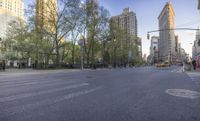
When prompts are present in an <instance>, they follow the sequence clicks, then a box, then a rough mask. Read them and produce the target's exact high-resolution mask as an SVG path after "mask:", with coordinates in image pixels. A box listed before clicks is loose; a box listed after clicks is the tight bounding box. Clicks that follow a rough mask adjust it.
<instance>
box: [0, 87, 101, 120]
mask: <svg viewBox="0 0 200 121" xmlns="http://www.w3.org/2000/svg"><path fill="white" fill-rule="evenodd" d="M102 88H103V87H101V86H99V87H96V88H92V89H88V90H83V91H79V92H74V93H70V94H67V95H64V96H62V97H60V98H57V99H54V100H50V99H45V100H42V101H38V102H35V103H30V104H26V105H22V106H16V107H12V108H10V109H8V108H6V109H5V110H2V111H1V112H2V114H1V115H0V117H2V118H5V117H9V116H11V115H15V114H18V113H23V112H26V111H27V110H31V109H35V108H38V107H40V106H44V105H52V104H55V103H60V102H62V101H65V100H70V99H73V98H76V97H79V96H83V95H87V94H89V93H92V92H95V91H98V90H100V89H102Z"/></svg>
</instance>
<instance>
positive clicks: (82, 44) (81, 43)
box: [78, 39, 84, 70]
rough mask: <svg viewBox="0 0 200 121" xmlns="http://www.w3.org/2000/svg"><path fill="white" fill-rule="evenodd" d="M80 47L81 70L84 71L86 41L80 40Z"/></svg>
mask: <svg viewBox="0 0 200 121" xmlns="http://www.w3.org/2000/svg"><path fill="white" fill-rule="evenodd" d="M78 44H79V46H80V47H81V70H83V69H84V63H83V46H84V40H83V39H80V40H79V41H78Z"/></svg>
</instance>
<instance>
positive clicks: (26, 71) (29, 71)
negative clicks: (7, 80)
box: [0, 69, 80, 76]
mask: <svg viewBox="0 0 200 121" xmlns="http://www.w3.org/2000/svg"><path fill="white" fill-rule="evenodd" d="M76 71H80V70H79V69H52V70H35V69H6V71H0V76H2V75H4V76H6V75H7V76H8V75H32V74H48V73H62V72H76Z"/></svg>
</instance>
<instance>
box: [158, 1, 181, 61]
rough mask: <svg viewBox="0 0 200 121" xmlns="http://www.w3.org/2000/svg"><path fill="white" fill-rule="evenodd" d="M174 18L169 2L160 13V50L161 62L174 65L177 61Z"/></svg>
mask: <svg viewBox="0 0 200 121" xmlns="http://www.w3.org/2000/svg"><path fill="white" fill-rule="evenodd" d="M174 16H175V12H174V9H173V5H172V3H171V2H167V4H166V5H165V6H164V8H163V10H162V12H161V13H160V15H159V17H158V20H159V30H162V31H160V33H159V35H160V41H159V44H158V48H159V60H160V61H165V62H166V61H167V62H169V63H173V62H175V61H176V59H177V56H176V54H177V53H176V41H175V34H174V30H173V29H174Z"/></svg>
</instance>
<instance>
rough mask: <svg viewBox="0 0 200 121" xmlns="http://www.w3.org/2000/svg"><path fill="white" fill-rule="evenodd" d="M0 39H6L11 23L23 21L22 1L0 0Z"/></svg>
mask: <svg viewBox="0 0 200 121" xmlns="http://www.w3.org/2000/svg"><path fill="white" fill-rule="evenodd" d="M0 18H1V22H0V38H1V39H4V38H6V35H7V31H8V27H9V23H10V22H11V21H17V20H24V2H23V0H0Z"/></svg>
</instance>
